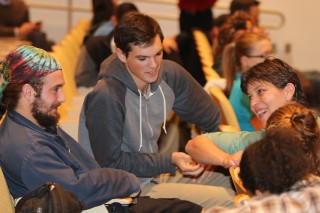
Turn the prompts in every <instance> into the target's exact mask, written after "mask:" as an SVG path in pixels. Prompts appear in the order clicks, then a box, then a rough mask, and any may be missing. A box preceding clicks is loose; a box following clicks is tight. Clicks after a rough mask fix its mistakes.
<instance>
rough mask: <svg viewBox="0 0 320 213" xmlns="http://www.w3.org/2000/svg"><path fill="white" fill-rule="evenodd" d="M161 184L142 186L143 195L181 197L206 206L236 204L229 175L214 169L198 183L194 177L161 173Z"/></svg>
mask: <svg viewBox="0 0 320 213" xmlns="http://www.w3.org/2000/svg"><path fill="white" fill-rule="evenodd" d="M158 181H159V184H154V183H148V184H145V185H143V186H142V187H141V196H150V197H152V198H179V199H182V200H188V201H191V202H194V203H196V204H199V205H201V206H202V207H204V208H209V207H212V206H225V207H232V206H234V202H233V199H234V197H235V194H236V193H235V191H234V189H233V185H232V181H231V178H230V176H229V175H224V174H223V173H221V172H216V171H212V173H210V175H209V176H208V178H207V179H205V180H203V181H202V182H201V183H196V182H195V181H194V179H192V178H189V177H185V176H183V175H182V174H181V173H180V172H177V173H176V175H166V174H164V175H161V176H160V177H159V178H158Z"/></svg>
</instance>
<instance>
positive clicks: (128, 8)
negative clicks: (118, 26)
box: [115, 2, 138, 21]
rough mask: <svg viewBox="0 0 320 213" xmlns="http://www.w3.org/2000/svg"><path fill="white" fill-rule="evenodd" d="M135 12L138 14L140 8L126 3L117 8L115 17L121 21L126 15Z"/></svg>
mask: <svg viewBox="0 0 320 213" xmlns="http://www.w3.org/2000/svg"><path fill="white" fill-rule="evenodd" d="M133 11H135V12H138V8H137V7H136V6H135V5H134V4H132V3H129V2H124V3H122V4H120V5H119V6H118V7H117V9H116V12H115V16H116V18H117V20H118V21H120V20H121V19H122V18H123V16H124V15H126V14H127V13H128V12H133Z"/></svg>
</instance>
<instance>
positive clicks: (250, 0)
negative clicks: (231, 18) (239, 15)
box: [229, 0, 260, 15]
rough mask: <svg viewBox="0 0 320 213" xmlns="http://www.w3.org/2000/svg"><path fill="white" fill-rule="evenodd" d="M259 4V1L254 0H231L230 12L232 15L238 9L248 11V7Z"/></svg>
mask: <svg viewBox="0 0 320 213" xmlns="http://www.w3.org/2000/svg"><path fill="white" fill-rule="evenodd" d="M259 4H260V2H259V1H256V0H233V1H232V2H231V3H230V8H229V9H230V14H231V15H232V14H234V13H235V12H236V11H239V10H242V11H246V12H248V11H249V10H250V7H252V6H258V5H259Z"/></svg>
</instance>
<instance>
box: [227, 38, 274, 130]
mask: <svg viewBox="0 0 320 213" xmlns="http://www.w3.org/2000/svg"><path fill="white" fill-rule="evenodd" d="M271 52H272V46H271V43H270V40H269V39H268V38H267V37H265V36H263V35H260V34H257V33H249V32H248V33H244V34H243V35H241V36H240V37H239V38H238V39H237V40H236V42H235V43H231V44H229V45H227V46H226V47H225V48H224V51H223V57H222V72H223V76H224V77H225V78H226V89H225V93H226V95H228V96H229V101H230V103H231V105H232V107H233V109H234V112H235V114H236V116H237V119H238V122H239V125H240V129H241V130H242V131H255V128H254V126H253V125H252V124H251V118H252V116H253V115H254V114H253V113H252V111H251V110H250V101H249V99H248V97H247V95H245V94H244V93H243V92H242V91H241V89H240V84H241V74H242V73H244V72H246V71H247V70H248V69H249V68H250V67H252V66H254V65H256V64H258V63H260V62H262V61H263V60H264V59H265V58H266V57H268V56H269V55H270V54H271Z"/></svg>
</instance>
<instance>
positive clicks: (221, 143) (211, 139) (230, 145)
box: [186, 58, 305, 168]
mask: <svg viewBox="0 0 320 213" xmlns="http://www.w3.org/2000/svg"><path fill="white" fill-rule="evenodd" d="M241 89H242V91H243V92H244V93H245V94H246V95H248V97H249V99H250V108H251V110H252V111H253V113H254V114H255V115H256V116H257V117H258V118H259V120H260V121H261V123H262V125H263V126H266V123H267V120H268V118H269V117H270V115H271V114H272V113H273V112H274V111H275V110H277V109H278V108H280V107H282V106H285V105H287V104H290V103H300V104H302V105H304V104H305V101H304V100H305V98H304V95H303V92H302V86H301V83H300V81H299V78H298V76H297V74H296V72H295V71H294V70H293V68H292V67H291V66H289V65H288V64H286V63H285V62H283V61H281V60H280V59H276V58H267V59H265V61H264V62H262V63H259V64H257V65H255V66H253V67H252V68H250V69H249V70H248V71H247V72H245V73H243V74H242V77H241ZM264 131H265V130H261V131H256V132H215V133H207V134H204V135H199V136H197V137H195V138H194V139H192V140H190V141H189V142H188V143H187V145H186V151H187V152H188V153H189V154H190V155H191V156H192V158H193V159H194V160H195V161H197V162H198V163H202V164H205V165H221V166H224V167H226V168H227V167H231V166H238V165H239V162H240V158H241V154H242V152H241V151H242V150H244V149H245V148H246V147H247V146H248V145H250V144H251V143H254V142H256V141H257V140H259V139H261V138H262V136H263V134H264ZM239 151H240V152H239ZM230 154H233V155H230Z"/></svg>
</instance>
